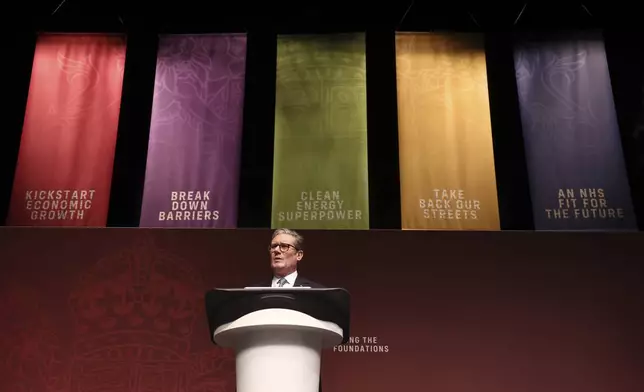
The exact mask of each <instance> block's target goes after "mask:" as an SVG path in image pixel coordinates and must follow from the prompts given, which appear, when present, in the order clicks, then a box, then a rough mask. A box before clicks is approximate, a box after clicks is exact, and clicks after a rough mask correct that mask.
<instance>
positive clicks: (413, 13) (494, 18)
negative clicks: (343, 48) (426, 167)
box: [3, 0, 642, 32]
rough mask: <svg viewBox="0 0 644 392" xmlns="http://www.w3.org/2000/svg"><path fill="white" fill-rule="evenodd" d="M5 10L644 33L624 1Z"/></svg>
mask: <svg viewBox="0 0 644 392" xmlns="http://www.w3.org/2000/svg"><path fill="white" fill-rule="evenodd" d="M617 3H621V4H619V5H618V4H617ZM3 8H4V10H3V14H4V15H5V16H6V19H5V23H11V21H13V22H14V23H16V22H18V23H19V25H20V26H21V27H22V28H24V29H29V30H70V31H78V30H89V31H106V30H107V31H127V30H133V29H134V30H151V31H163V30H169V31H172V30H174V31H182V32H199V31H204V32H206V31H231V30H239V31H244V30H246V31H248V30H277V31H280V30H285V29H286V30H299V31H313V30H328V31H341V30H352V31H356V30H357V31H360V30H393V29H398V30H431V29H447V30H482V31H507V30H513V29H530V30H534V29H553V28H556V29H578V28H620V29H632V30H640V31H641V30H642V28H641V27H639V25H640V15H639V6H638V3H637V2H633V3H630V4H628V5H625V4H624V2H617V1H612V2H610V1H602V2H597V1H596V2H570V1H558V2H553V1H529V2H525V1H508V2H501V1H495V2H490V1H478V2H473V1H471V2H465V1H458V0H442V1H430V0H381V1H375V0H374V1H365V0H362V1H358V0H318V1H305V0H302V1H293V0H290V1H270V0H264V1H262V0H253V1H248V0H226V1H222V0H210V1H203V0H176V1H167V0H166V1H153V0H148V1H140V0H139V1H137V0H129V1H126V0H40V1H31V0H23V1H17V0H14V1H13V2H11V3H5V4H4V5H3ZM403 16H404V17H403Z"/></svg>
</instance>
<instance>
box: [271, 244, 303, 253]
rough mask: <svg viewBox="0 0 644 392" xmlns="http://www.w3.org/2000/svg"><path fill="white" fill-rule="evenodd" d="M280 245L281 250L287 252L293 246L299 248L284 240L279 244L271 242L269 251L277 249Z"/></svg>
mask: <svg viewBox="0 0 644 392" xmlns="http://www.w3.org/2000/svg"><path fill="white" fill-rule="evenodd" d="M278 247H279V248H280V251H282V252H286V251H288V250H289V249H290V248H293V249H295V250H297V248H296V247H295V246H293V245H291V244H286V243H284V242H280V243H278V244H270V245H269V246H268V251H269V252H271V251H273V250H275V249H277V248H278Z"/></svg>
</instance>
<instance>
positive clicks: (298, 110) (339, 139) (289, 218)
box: [271, 34, 369, 229]
mask: <svg viewBox="0 0 644 392" xmlns="http://www.w3.org/2000/svg"><path fill="white" fill-rule="evenodd" d="M366 94H367V88H366V64H365V36H364V34H338V35H315V36H280V37H279V38H278V43H277V86H276V97H275V98H276V99H275V158H274V165H273V211H272V221H271V225H272V227H273V228H276V227H290V228H294V229H296V228H300V229H368V228H369V182H368V172H367V170H368V169H367V96H366Z"/></svg>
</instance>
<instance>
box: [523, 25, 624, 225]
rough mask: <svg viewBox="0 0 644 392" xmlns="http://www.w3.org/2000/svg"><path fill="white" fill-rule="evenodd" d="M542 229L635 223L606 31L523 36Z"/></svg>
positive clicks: (535, 196) (526, 118)
mask: <svg viewBox="0 0 644 392" xmlns="http://www.w3.org/2000/svg"><path fill="white" fill-rule="evenodd" d="M514 56H515V69H516V78H517V87H518V91H519V101H520V107H521V119H522V123H523V137H524V141H525V149H526V159H527V164H528V172H529V177H530V188H531V189H530V191H531V196H532V205H533V214H534V222H535V228H536V229H537V230H603V229H606V230H609V229H616V230H636V229H637V226H636V222H635V216H634V213H633V207H632V202H631V196H630V188H629V184H628V179H627V174H626V169H625V164H624V159H623V151H622V145H621V140H620V132H619V128H618V124H617V118H616V113H615V105H614V103H613V92H612V88H611V82H610V75H609V73H608V64H607V61H606V53H605V50H604V43H603V40H602V37H601V34H589V33H583V34H579V36H570V37H569V38H567V39H563V38H560V37H553V38H552V39H548V38H540V39H538V40H537V39H535V40H532V39H531V38H525V39H521V40H519V41H517V43H516V47H515V54H514Z"/></svg>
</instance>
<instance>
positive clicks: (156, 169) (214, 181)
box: [140, 34, 246, 228]
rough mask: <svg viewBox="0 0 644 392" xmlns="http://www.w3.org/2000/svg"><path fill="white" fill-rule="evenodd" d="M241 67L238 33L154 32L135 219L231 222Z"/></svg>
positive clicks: (149, 223)
mask: <svg viewBox="0 0 644 392" xmlns="http://www.w3.org/2000/svg"><path fill="white" fill-rule="evenodd" d="M245 69H246V35H245V34H234V35H194V36H191V35H172V36H161V37H160V40H159V51H158V58H157V69H156V80H155V86H154V103H153V107H152V121H151V126H150V142H149V147H148V161H147V167H146V175H145V188H144V194H143V206H142V210H141V222H140V226H141V227H213V228H234V227H236V225H237V195H238V188H239V165H240V162H239V160H240V150H241V135H242V115H243V103H244V77H245Z"/></svg>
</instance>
